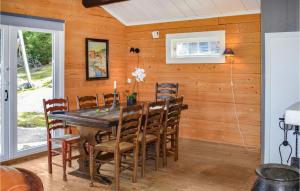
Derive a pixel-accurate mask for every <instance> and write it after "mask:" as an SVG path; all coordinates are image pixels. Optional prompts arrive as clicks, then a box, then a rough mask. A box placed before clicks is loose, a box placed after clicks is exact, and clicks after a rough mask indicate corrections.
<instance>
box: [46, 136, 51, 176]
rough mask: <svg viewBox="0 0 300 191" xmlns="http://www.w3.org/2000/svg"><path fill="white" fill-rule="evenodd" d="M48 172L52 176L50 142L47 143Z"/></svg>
mask: <svg viewBox="0 0 300 191" xmlns="http://www.w3.org/2000/svg"><path fill="white" fill-rule="evenodd" d="M47 146H48V172H49V173H50V174H52V142H51V141H48V145H47Z"/></svg>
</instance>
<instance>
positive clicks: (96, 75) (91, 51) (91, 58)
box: [85, 38, 109, 80]
mask: <svg viewBox="0 0 300 191" xmlns="http://www.w3.org/2000/svg"><path fill="white" fill-rule="evenodd" d="M85 43H86V80H103V79H108V78H109V71H108V60H109V58H108V56H109V54H108V49H109V42H108V40H102V39H92V38H86V39H85Z"/></svg>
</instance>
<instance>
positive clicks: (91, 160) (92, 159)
mask: <svg viewBox="0 0 300 191" xmlns="http://www.w3.org/2000/svg"><path fill="white" fill-rule="evenodd" d="M89 157H90V187H93V186H94V146H93V145H89Z"/></svg>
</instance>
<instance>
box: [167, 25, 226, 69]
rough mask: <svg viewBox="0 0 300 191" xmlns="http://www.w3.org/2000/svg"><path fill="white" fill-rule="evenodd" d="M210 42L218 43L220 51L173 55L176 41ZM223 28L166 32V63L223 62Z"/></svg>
mask: <svg viewBox="0 0 300 191" xmlns="http://www.w3.org/2000/svg"><path fill="white" fill-rule="evenodd" d="M197 41H198V43H199V42H211V41H218V42H219V43H220V51H219V52H220V53H219V54H217V55H201V56H200V55H199V56H193V55H191V56H183V57H179V56H175V55H174V52H175V51H176V50H175V49H176V47H175V45H176V42H197ZM224 50H225V30H220V31H206V32H191V33H176V34H166V63H167V64H208V63H211V64H217V63H225V57H224V55H223V51H224Z"/></svg>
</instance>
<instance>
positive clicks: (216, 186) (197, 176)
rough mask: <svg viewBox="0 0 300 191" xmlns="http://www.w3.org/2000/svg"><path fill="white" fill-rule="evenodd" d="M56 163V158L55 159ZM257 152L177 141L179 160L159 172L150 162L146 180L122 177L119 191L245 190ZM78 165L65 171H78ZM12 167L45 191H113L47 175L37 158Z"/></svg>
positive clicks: (56, 170)
mask: <svg viewBox="0 0 300 191" xmlns="http://www.w3.org/2000/svg"><path fill="white" fill-rule="evenodd" d="M55 160H56V161H57V162H59V158H57V159H55ZM259 161H260V159H259V153H257V152H255V151H250V150H247V149H246V148H243V147H237V146H231V145H222V144H214V143H208V142H202V141H195V140H187V139H182V140H180V154H179V161H178V162H173V158H169V159H168V168H165V169H163V168H160V169H159V171H158V172H155V171H154V170H152V169H153V168H154V166H153V165H151V163H150V164H149V165H148V166H147V168H146V177H145V178H140V173H139V176H138V182H137V183H135V184H133V183H132V182H131V176H130V175H131V174H130V172H124V173H123V174H122V176H121V190H122V191H246V190H250V189H251V186H252V184H253V182H254V180H255V172H254V170H255V167H256V166H257V165H258V164H259ZM76 165H77V162H76V161H74V162H73V167H72V168H68V171H69V172H70V171H74V170H75V169H76V168H77V166H76ZM14 166H17V167H22V168H25V169H28V170H31V171H33V172H35V173H37V174H38V176H39V177H41V179H42V181H43V184H44V187H45V190H47V191H81V190H85V191H93V190H95V191H96V190H97V191H99V190H101V191H105V190H112V188H113V186H114V185H101V184H100V183H96V184H95V187H93V188H90V187H89V181H88V180H86V179H82V178H78V177H75V176H71V175H68V181H67V182H64V181H63V180H62V169H61V168H60V167H57V166H53V174H52V175H50V174H48V172H47V158H46V157H40V158H37V159H33V160H30V161H24V162H20V163H17V164H14Z"/></svg>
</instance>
